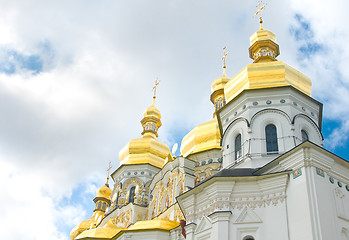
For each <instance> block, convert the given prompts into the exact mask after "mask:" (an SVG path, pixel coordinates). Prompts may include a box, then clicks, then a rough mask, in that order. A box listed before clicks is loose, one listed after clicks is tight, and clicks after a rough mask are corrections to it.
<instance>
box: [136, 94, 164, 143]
mask: <svg viewBox="0 0 349 240" xmlns="http://www.w3.org/2000/svg"><path fill="white" fill-rule="evenodd" d="M143 116H144V117H143V119H142V120H141V124H142V127H143V132H142V135H149V136H152V137H157V136H158V129H159V127H161V120H160V119H161V114H160V111H159V109H157V108H156V106H155V97H154V98H153V104H152V105H151V106H150V107H148V108H147V109H146V110H145V113H144V114H143Z"/></svg>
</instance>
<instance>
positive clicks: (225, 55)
mask: <svg viewBox="0 0 349 240" xmlns="http://www.w3.org/2000/svg"><path fill="white" fill-rule="evenodd" d="M225 49H226V47H224V48H223V57H222V61H223V68H226V67H227V66H225V58H226V57H227V55H228V52H225Z"/></svg>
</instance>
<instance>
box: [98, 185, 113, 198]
mask: <svg viewBox="0 0 349 240" xmlns="http://www.w3.org/2000/svg"><path fill="white" fill-rule="evenodd" d="M110 196H111V189H110V188H109V186H107V184H105V185H103V186H102V187H100V188H99V189H98V190H97V197H98V198H106V199H108V200H110Z"/></svg>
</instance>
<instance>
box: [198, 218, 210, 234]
mask: <svg viewBox="0 0 349 240" xmlns="http://www.w3.org/2000/svg"><path fill="white" fill-rule="evenodd" d="M210 228H212V222H211V220H210V219H209V218H208V217H206V216H203V217H202V218H201V221H200V222H199V224H198V225H197V227H196V229H195V233H200V232H203V231H206V230H208V229H210Z"/></svg>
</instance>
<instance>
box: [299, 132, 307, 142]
mask: <svg viewBox="0 0 349 240" xmlns="http://www.w3.org/2000/svg"><path fill="white" fill-rule="evenodd" d="M301 134H302V142H305V141H308V140H309V137H308V134H307V132H306V131H304V130H302V131H301Z"/></svg>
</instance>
